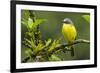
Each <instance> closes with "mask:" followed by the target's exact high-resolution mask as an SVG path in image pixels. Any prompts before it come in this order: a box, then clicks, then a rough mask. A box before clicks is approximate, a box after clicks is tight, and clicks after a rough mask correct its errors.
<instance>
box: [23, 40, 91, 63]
mask: <svg viewBox="0 0 100 73" xmlns="http://www.w3.org/2000/svg"><path fill="white" fill-rule="evenodd" d="M79 43H85V44H90V41H89V40H84V39H78V40H75V41H74V42H73V43H72V44H68V43H64V44H59V45H57V46H56V47H55V49H54V50H53V51H52V52H51V53H50V55H51V54H53V53H55V52H56V51H57V50H60V49H62V48H65V47H67V46H71V45H75V44H79ZM46 47H47V46H45V47H44V49H45V48H46ZM68 51H69V50H68ZM28 59H29V57H26V58H24V59H23V61H22V62H24V63H25V62H27V60H28Z"/></svg>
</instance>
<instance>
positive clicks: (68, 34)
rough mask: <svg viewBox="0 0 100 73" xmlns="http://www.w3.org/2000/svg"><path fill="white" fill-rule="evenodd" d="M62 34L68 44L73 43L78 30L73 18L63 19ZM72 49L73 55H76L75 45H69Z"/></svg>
mask: <svg viewBox="0 0 100 73" xmlns="http://www.w3.org/2000/svg"><path fill="white" fill-rule="evenodd" d="M62 34H63V36H64V39H65V40H66V42H67V43H68V44H72V43H73V42H74V41H75V40H76V37H77V30H76V27H75V25H74V23H73V22H72V20H71V19H69V18H65V19H63V26H62ZM68 48H69V49H70V50H71V56H74V48H73V46H69V47H68Z"/></svg>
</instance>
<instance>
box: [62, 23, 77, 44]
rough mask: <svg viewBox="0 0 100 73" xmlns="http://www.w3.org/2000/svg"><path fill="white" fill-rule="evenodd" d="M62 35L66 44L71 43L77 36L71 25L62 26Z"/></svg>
mask: <svg viewBox="0 0 100 73" xmlns="http://www.w3.org/2000/svg"><path fill="white" fill-rule="evenodd" d="M62 33H63V35H64V38H65V39H66V41H67V42H68V43H72V42H73V41H74V40H75V38H76V35H77V32H76V29H75V27H74V26H73V25H71V24H63V27H62Z"/></svg>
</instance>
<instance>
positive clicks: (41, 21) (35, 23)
mask: <svg viewBox="0 0 100 73" xmlns="http://www.w3.org/2000/svg"><path fill="white" fill-rule="evenodd" d="M45 21H46V19H36V20H35V22H33V28H36V27H37V26H38V25H40V24H42V23H43V22H45Z"/></svg>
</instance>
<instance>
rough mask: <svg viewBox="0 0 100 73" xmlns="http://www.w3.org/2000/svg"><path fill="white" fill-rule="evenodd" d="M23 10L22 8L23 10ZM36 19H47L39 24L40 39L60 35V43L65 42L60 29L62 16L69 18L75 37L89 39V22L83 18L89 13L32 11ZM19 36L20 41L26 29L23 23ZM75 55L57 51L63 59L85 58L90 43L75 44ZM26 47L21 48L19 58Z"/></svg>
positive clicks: (88, 56)
mask: <svg viewBox="0 0 100 73" xmlns="http://www.w3.org/2000/svg"><path fill="white" fill-rule="evenodd" d="M23 11H24V10H22V12H23ZM33 12H34V13H35V16H36V18H37V19H47V21H46V22H44V23H43V24H42V25H40V31H41V34H42V39H43V40H47V39H49V38H52V39H57V38H59V37H62V41H61V43H66V41H65V39H64V37H63V35H62V33H61V30H62V21H63V19H64V18H70V19H71V20H72V21H73V23H74V25H75V27H76V29H77V33H78V35H77V39H86V40H90V23H89V22H88V21H86V20H85V19H84V18H83V15H89V13H75V12H53V11H33ZM21 30H22V31H21V37H22V41H23V38H24V33H25V32H26V31H27V30H26V27H25V26H24V25H21ZM74 48H75V49H74V50H75V56H74V57H71V55H70V52H66V54H64V53H63V52H58V53H57V54H58V56H59V57H60V58H62V59H64V60H86V59H90V45H89V44H84V43H80V44H76V45H74ZM25 50H26V49H23V47H22V49H21V59H23V58H25V56H26V54H25Z"/></svg>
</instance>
